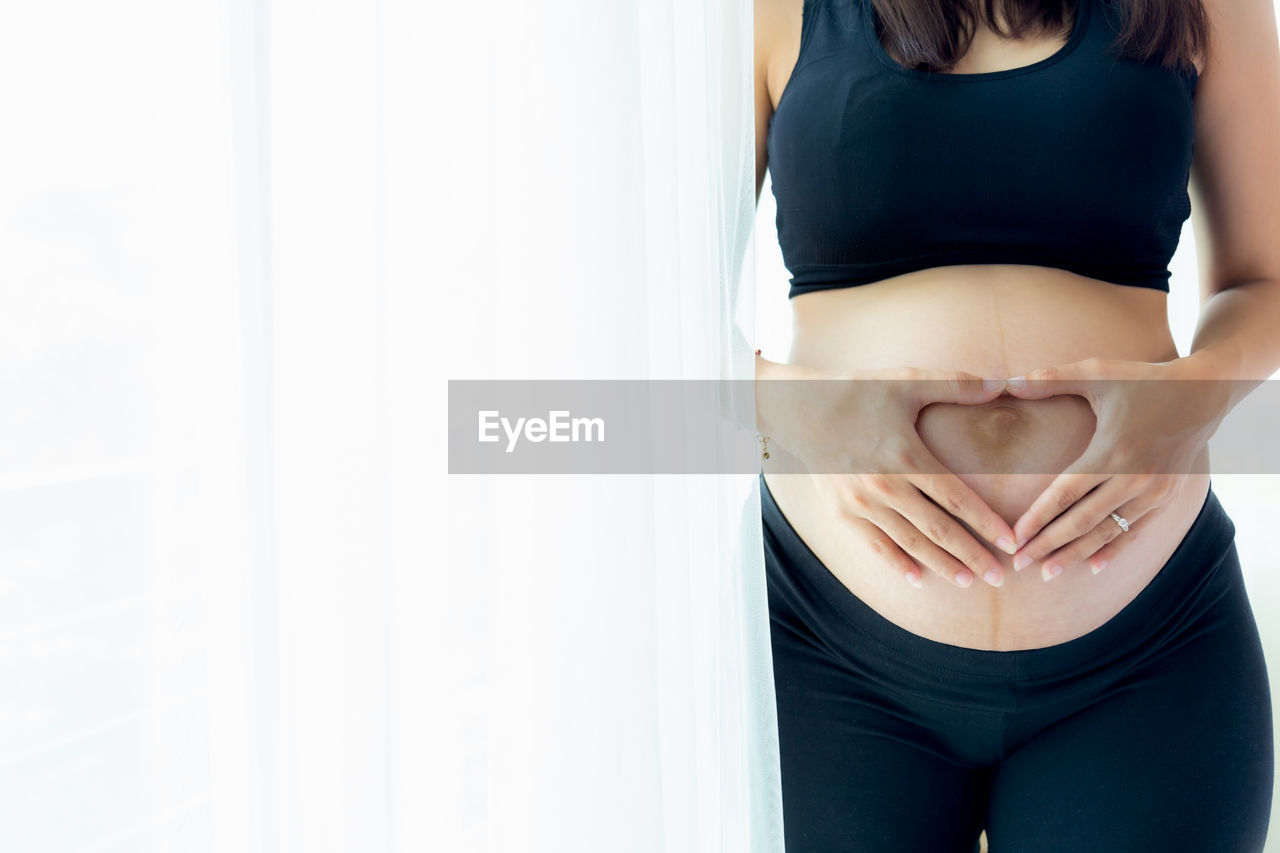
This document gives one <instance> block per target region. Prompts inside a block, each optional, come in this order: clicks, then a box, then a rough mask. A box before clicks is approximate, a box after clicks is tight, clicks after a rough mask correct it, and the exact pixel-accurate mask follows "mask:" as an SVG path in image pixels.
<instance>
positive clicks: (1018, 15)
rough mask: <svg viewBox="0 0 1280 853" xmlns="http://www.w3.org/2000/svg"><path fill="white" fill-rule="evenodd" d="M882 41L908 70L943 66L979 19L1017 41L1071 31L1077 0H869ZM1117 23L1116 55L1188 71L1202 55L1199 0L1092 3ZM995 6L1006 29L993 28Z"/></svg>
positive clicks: (1203, 18) (1204, 39)
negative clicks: (998, 9)
mask: <svg viewBox="0 0 1280 853" xmlns="http://www.w3.org/2000/svg"><path fill="white" fill-rule="evenodd" d="M870 2H871V4H872V6H873V7H874V8H875V11H876V16H877V17H878V18H879V20H880V28H881V29H882V31H883V33H884V35H885V40H886V42H887V46H891V47H892V48H893V50H894V51H895V52H896V53H897V55H898V56H899V57H901V62H902V64H903V65H906V66H908V67H910V68H919V69H922V70H927V71H948V70H950V69H951V67H952V66H954V65H955V63H956V61H957V60H958V59H959V58H960V57H961V56H963V55H964V53H965V51H967V50H968V49H969V43H970V41H972V39H973V34H974V32H975V30H976V27H977V23H978V21H979V20H983V21H986V22H987V23H988V25H989V26H990V27H991V29H993V30H995V31H996V33H997V34H999V35H1004V36H1007V37H1010V38H1022V37H1023V36H1025V35H1027V34H1028V33H1031V34H1036V35H1049V34H1052V33H1060V34H1061V33H1066V32H1068V31H1069V29H1070V20H1072V18H1071V13H1072V10H1073V8H1075V7H1076V5H1077V0H870ZM1092 2H1094V3H1095V4H1097V8H1096V9H1095V10H1094V11H1095V14H1098V13H1101V14H1105V15H1107V16H1108V17H1109V18H1110V19H1111V20H1113V21H1115V22H1116V28H1117V30H1118V32H1119V35H1118V36H1117V37H1116V39H1115V41H1114V42H1113V45H1112V47H1113V50H1114V51H1115V55H1116V56H1117V57H1123V58H1127V59H1134V60H1137V61H1140V62H1146V61H1149V60H1151V59H1152V58H1153V57H1155V58H1158V62H1159V64H1160V65H1162V66H1164V67H1166V68H1169V69H1177V68H1179V67H1181V68H1182V69H1183V70H1186V71H1190V70H1192V69H1194V67H1195V66H1194V61H1193V58H1194V57H1200V56H1203V55H1205V53H1206V52H1207V50H1208V44H1209V23H1208V16H1207V14H1206V13H1205V10H1204V5H1203V4H1202V2H1201V0H1092ZM997 5H999V7H1000V12H1001V15H1002V17H1003V18H1004V22H1005V23H1006V24H1007V25H1008V31H1007V32H1002V31H1001V30H1000V29H999V28H998V26H997V22H998V20H999V19H998V18H997V16H996V13H995V7H996V6H997Z"/></svg>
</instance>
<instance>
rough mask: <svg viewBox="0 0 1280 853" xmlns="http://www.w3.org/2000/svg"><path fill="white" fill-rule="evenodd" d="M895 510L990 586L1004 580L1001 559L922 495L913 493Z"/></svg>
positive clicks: (1000, 583) (998, 584) (1001, 582)
mask: <svg viewBox="0 0 1280 853" xmlns="http://www.w3.org/2000/svg"><path fill="white" fill-rule="evenodd" d="M913 491H914V490H913ZM894 509H896V510H897V511H898V513H899V515H901V516H902V517H903V518H905V519H906V520H907V521H908V522H910V523H911V524H912V525H913V526H914V527H915V528H916V530H919V531H920V532H921V533H923V534H924V535H925V536H927V537H928V538H929V540H930V541H932V542H933V543H934V544H936V545H938V546H939V547H941V548H942V549H943V550H944V551H946V552H947V553H948V554H950V555H951V556H953V557H955V558H956V559H957V560H959V561H960V562H961V563H963V564H964V565H965V567H966V568H968V569H969V571H970V572H972V573H973V574H974V575H975V576H976V577H981V578H982V579H983V580H984V581H986V582H987V583H988V584H990V585H991V586H1000V585H1002V584H1003V583H1004V567H1003V566H1001V565H1000V561H999V560H997V559H996V558H995V556H994V555H993V554H992V553H991V552H990V551H988V550H987V549H986V547H985V546H983V544H982V543H981V542H979V541H978V540H977V539H975V538H974V537H973V536H972V535H971V534H970V533H969V531H967V530H965V529H964V528H963V527H961V526H960V523H959V522H957V521H956V520H955V519H954V518H952V517H951V516H949V515H947V513H945V512H943V511H942V510H941V509H940V508H939V507H937V506H935V505H934V504H932V503H930V502H929V501H928V500H926V499H925V497H924V495H922V494H920V493H919V492H916V493H915V495H914V496H912V497H908V498H907V500H905V501H903V503H902V504H901V505H900V506H895V507H894Z"/></svg>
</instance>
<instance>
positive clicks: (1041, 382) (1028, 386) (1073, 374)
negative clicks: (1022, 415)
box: [1005, 361, 1097, 400]
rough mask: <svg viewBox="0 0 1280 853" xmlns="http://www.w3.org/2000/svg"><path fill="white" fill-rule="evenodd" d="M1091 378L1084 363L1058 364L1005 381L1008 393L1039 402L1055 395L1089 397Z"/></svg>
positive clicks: (1093, 377)
mask: <svg viewBox="0 0 1280 853" xmlns="http://www.w3.org/2000/svg"><path fill="white" fill-rule="evenodd" d="M1096 378H1097V377H1095V376H1093V375H1092V374H1091V372H1090V370H1089V368H1088V366H1087V363H1086V362H1079V361H1078V362H1073V363H1071V364H1059V365H1054V366H1052V367H1041V368H1038V369H1036V370H1030V371H1027V374H1026V375H1025V376H1013V377H1010V378H1009V379H1007V380H1005V384H1006V386H1007V387H1008V389H1009V393H1010V394H1012V395H1013V396H1015V397H1020V398H1022V399H1024V400H1039V399H1043V398H1044V397H1052V396H1055V395H1057V394H1080V395H1082V396H1084V397H1089V396H1090V391H1091V388H1090V386H1091V384H1092V381H1091V380H1093V379H1096Z"/></svg>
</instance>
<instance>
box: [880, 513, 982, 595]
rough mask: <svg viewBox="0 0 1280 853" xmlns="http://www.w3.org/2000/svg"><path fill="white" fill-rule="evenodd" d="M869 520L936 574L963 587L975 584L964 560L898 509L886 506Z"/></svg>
mask: <svg viewBox="0 0 1280 853" xmlns="http://www.w3.org/2000/svg"><path fill="white" fill-rule="evenodd" d="M870 521H871V522H872V523H873V524H875V525H876V526H877V527H879V528H880V529H881V530H883V531H884V532H885V533H886V534H888V536H889V538H890V539H892V540H893V541H894V542H895V543H896V544H897V546H898V547H899V548H901V549H902V550H903V551H905V552H906V553H907V554H908V555H909V556H910V557H911V558H912V559H914V560H915V561H916V562H917V563H919V564H920V565H921V566H924V567H925V568H927V569H929V570H930V571H932V572H934V574H937V575H940V576H941V577H943V578H946V579H947V580H948V581H950V582H951V583H953V584H955V585H956V586H958V587H961V588H964V587H968V586H970V585H972V584H973V572H971V571H970V570H969V569H968V568H967V567H966V566H965V565H964V563H962V562H960V561H959V560H957V559H956V558H955V557H953V556H951V555H950V554H948V553H947V552H946V551H944V550H943V549H942V548H941V547H940V546H938V545H937V544H935V543H934V542H933V541H932V540H931V539H929V537H928V536H926V535H925V534H924V533H922V532H921V531H920V529H919V528H917V527H916V526H915V525H913V524H911V522H909V521H908V520H907V519H906V518H905V517H903V516H902V515H901V514H900V513H899V512H897V511H896V510H894V509H892V508H889V507H885V508H884V510H883V512H877V513H876V515H875V516H874V517H872V518H870Z"/></svg>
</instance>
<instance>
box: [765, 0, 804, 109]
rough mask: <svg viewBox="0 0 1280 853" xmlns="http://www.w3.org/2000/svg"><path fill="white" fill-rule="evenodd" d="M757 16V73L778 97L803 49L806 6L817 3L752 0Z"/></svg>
mask: <svg viewBox="0 0 1280 853" xmlns="http://www.w3.org/2000/svg"><path fill="white" fill-rule="evenodd" d="M753 3H754V7H755V8H754V15H755V48H756V50H755V55H756V74H757V77H760V78H762V79H763V80H764V81H765V82H766V84H767V85H768V87H769V90H770V93H771V94H772V95H773V96H774V99H775V100H776V96H777V95H778V94H779V93H780V92H781V85H779V84H780V83H785V78H786V76H787V74H788V72H789V71H790V69H791V66H790V65H789V64H787V60H788V59H790V60H791V62H794V61H795V58H796V54H797V53H798V52H799V48H800V29H801V24H802V23H803V16H804V12H805V6H806V5H809V6H811V7H813V8H814V9H816V8H817V3H816V2H815V0H753Z"/></svg>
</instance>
